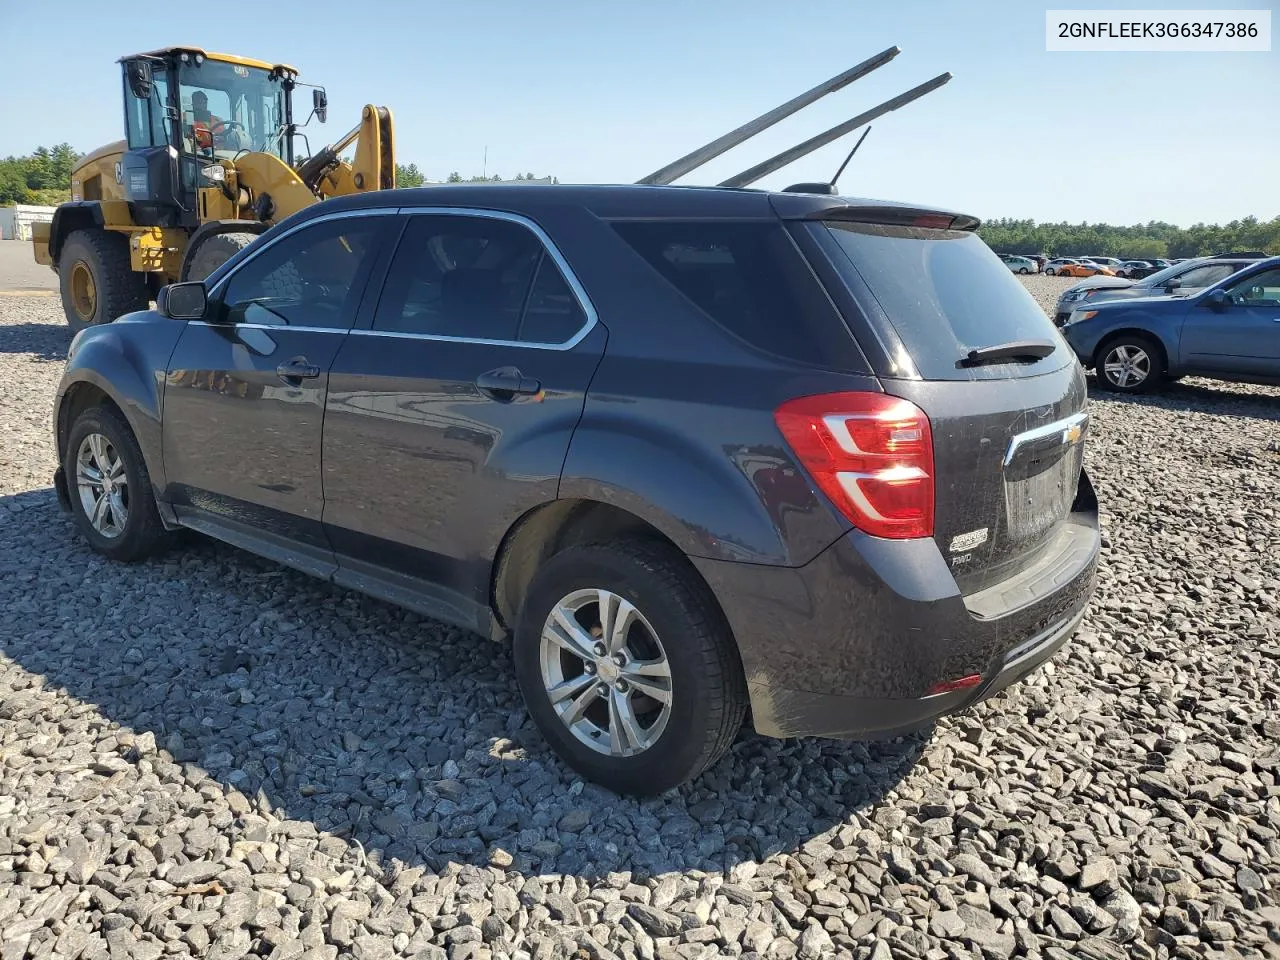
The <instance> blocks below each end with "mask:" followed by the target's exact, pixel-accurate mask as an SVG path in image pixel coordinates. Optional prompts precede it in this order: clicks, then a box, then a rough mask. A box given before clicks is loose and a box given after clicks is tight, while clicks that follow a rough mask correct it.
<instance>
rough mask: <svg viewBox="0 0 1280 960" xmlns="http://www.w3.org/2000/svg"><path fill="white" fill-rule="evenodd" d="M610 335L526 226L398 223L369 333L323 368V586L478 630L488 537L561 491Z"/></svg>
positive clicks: (424, 220)
mask: <svg viewBox="0 0 1280 960" xmlns="http://www.w3.org/2000/svg"><path fill="white" fill-rule="evenodd" d="M604 342H605V331H604V328H603V327H601V326H599V325H597V324H595V323H594V313H593V311H592V310H591V307H590V304H589V302H588V301H587V300H586V296H585V292H584V291H583V290H582V289H581V287H580V286H579V285H578V284H577V282H576V280H573V279H572V275H571V274H570V273H569V272H568V271H567V269H566V268H565V267H564V265H563V261H561V260H560V259H559V257H558V254H556V253H554V251H553V250H552V249H551V248H550V246H549V242H547V241H546V239H545V237H544V236H542V235H541V233H540V231H538V230H537V229H536V228H535V227H534V226H533V225H532V224H531V223H529V222H527V221H523V220H521V219H520V218H516V217H507V216H498V215H493V216H479V215H444V214H438V213H424V214H414V215H412V216H410V217H409V218H408V223H407V226H406V228H405V230H404V233H403V236H402V239H401V241H400V243H399V246H398V248H397V250H396V253H395V256H394V258H393V259H392V261H391V265H390V267H389V270H388V272H387V276H386V279H385V282H384V283H383V285H382V291H381V297H380V300H379V303H378V307H377V311H376V315H375V316H374V317H373V319H372V323H371V328H370V329H356V330H353V331H352V333H351V335H350V336H349V337H348V338H347V340H346V342H345V343H344V344H343V345H342V349H341V350H340V351H339V353H338V356H337V358H336V359H335V361H334V363H333V367H332V371H331V375H330V388H329V399H328V403H327V406H326V411H325V431H324V489H325V510H324V523H325V530H326V533H327V534H328V536H329V539H330V541H331V542H332V544H333V547H334V550H335V552H336V553H337V554H338V563H339V567H340V569H339V571H338V574H337V575H336V577H335V580H336V581H337V582H339V583H345V584H347V585H350V586H355V587H358V588H359V589H363V590H367V591H369V592H372V593H375V594H378V595H381V596H384V597H386V598H388V599H391V600H394V601H396V602H399V603H403V604H405V605H408V606H411V607H414V608H416V609H420V610H423V611H424V612H427V613H430V614H431V615H433V616H436V617H439V618H441V619H445V620H449V621H451V622H454V623H459V624H465V625H467V626H468V627H471V628H473V629H480V630H486V629H487V628H488V612H487V611H488V586H489V573H490V564H491V562H492V560H493V557H494V554H495V552H496V550H497V546H498V543H499V541H500V539H501V537H502V536H503V535H504V534H505V532H506V531H507V530H508V529H509V528H510V527H511V525H512V524H514V523H515V522H516V520H518V519H519V517H521V516H522V515H523V514H524V513H526V512H527V511H528V510H530V509H532V508H533V507H535V506H538V505H539V504H542V503H546V502H549V501H551V500H554V499H555V497H556V492H557V488H558V485H559V479H560V471H561V467H562V465H563V463H564V458H565V454H566V452H567V450H568V446H569V440H570V437H571V435H572V433H573V429H574V427H575V426H576V425H577V422H578V419H579V417H580V415H581V413H582V408H583V403H584V400H585V396H586V390H587V386H588V384H589V383H590V382H591V377H592V375H593V373H594V372H595V368H596V366H597V364H598V362H599V359H600V357H601V355H602V354H603V352H604Z"/></svg>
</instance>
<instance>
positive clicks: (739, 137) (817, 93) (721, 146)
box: [636, 47, 902, 184]
mask: <svg viewBox="0 0 1280 960" xmlns="http://www.w3.org/2000/svg"><path fill="white" fill-rule="evenodd" d="M901 52H902V51H901V50H900V49H899V48H898V47H890V48H889V49H888V50H884V51H882V52H881V53H878V54H876V55H875V56H874V57H872V58H870V59H869V60H864V61H862V63H860V64H858V65H857V66H856V67H851V68H850V69H848V70H846V71H845V72H844V73H841V74H839V75H837V76H834V77H832V78H831V79H830V80H826V81H824V82H822V83H820V84H818V85H817V86H816V87H814V88H813V89H812V90H807V91H805V92H804V93H802V94H800V96H798V97H795V98H794V99H792V100H788V101H787V102H786V103H784V104H783V105H782V106H780V107H774V108H773V109H772V110H770V111H769V112H768V113H763V114H761V115H760V116H758V117H756V118H755V119H754V120H751V121H749V122H747V123H744V124H743V125H742V126H740V127H738V128H737V129H736V130H731V131H729V132H728V133H726V134H725V135H724V136H722V137H719V138H717V139H715V140H712V141H711V142H710V143H708V144H704V145H703V146H701V147H699V148H698V149H697V150H694V151H693V152H691V153H687V154H685V155H684V156H683V157H681V158H680V159H679V160H676V161H674V162H673V163H669V164H667V165H666V166H665V167H663V168H662V169H661V170H656V171H654V172H653V173H651V174H649V175H648V176H647V177H644V178H643V179H641V180H637V181H636V183H648V184H668V183H672V182H674V181H675V180H677V179H679V178H680V177H683V176H684V175H685V174H686V173H688V172H689V171H690V170H694V169H696V168H697V167H700V166H702V165H703V164H704V163H706V162H707V161H708V160H711V159H714V158H715V157H718V156H720V154H722V153H724V152H725V151H726V150H729V149H732V148H733V147H736V146H737V145H738V144H740V143H742V142H743V141H745V140H749V139H751V138H752V137H754V136H755V135H756V134H757V133H760V132H761V131H762V130H767V129H768V128H769V127H771V126H773V125H774V124H775V123H777V122H778V121H779V120H783V119H785V118H787V117H789V116H791V115H792V114H793V113H795V112H796V111H797V110H801V109H803V108H804V107H807V106H808V105H809V104H811V103H813V102H814V101H816V100H820V99H822V98H823V97H825V96H826V95H827V94H829V93H834V92H835V91H837V90H839V89H841V88H843V87H847V86H848V85H849V84H851V83H853V81H855V80H858V79H861V78H862V77H865V76H866V75H867V74H868V73H870V72H871V71H872V70H875V69H876V68H877V67H883V66H884V65H885V64H886V63H888V62H889V61H890V60H892V59H893V58H894V57H896V56H897V55H898V54H899V53H901Z"/></svg>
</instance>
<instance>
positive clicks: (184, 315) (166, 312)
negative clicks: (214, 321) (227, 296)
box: [156, 280, 209, 320]
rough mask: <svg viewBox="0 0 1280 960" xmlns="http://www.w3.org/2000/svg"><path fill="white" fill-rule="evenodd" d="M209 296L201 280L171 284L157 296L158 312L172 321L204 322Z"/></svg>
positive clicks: (163, 288) (162, 288)
mask: <svg viewBox="0 0 1280 960" xmlns="http://www.w3.org/2000/svg"><path fill="white" fill-rule="evenodd" d="M208 301H209V295H208V292H207V291H206V290H205V288H204V284H203V283H202V282H201V281H199V280H193V281H191V282H189V283H171V284H169V285H168V286H167V287H161V288H160V292H159V293H158V294H156V310H157V311H158V312H159V313H160V315H161V316H162V317H169V318H170V319H171V320H203V319H204V311H205V308H206V307H207V306H208Z"/></svg>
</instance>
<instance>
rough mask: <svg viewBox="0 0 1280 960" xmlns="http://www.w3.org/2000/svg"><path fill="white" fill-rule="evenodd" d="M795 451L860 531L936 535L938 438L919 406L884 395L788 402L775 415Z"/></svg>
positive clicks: (839, 395) (902, 536) (833, 396)
mask: <svg viewBox="0 0 1280 960" xmlns="http://www.w3.org/2000/svg"><path fill="white" fill-rule="evenodd" d="M773 416H774V420H775V421H776V422H777V424H778V429H779V430H781V431H782V435H783V436H784V437H785V438H786V440H787V443H788V444H789V445H790V446H791V449H792V452H794V453H795V455H796V456H797V457H798V458H799V460H800V462H801V463H802V464H803V465H804V467H805V469H806V470H808V471H809V473H810V475H811V476H812V477H813V479H814V481H816V482H817V484H818V486H819V487H820V488H821V490H822V492H823V493H825V494H826V495H827V496H828V497H829V498H830V499H831V502H832V503H834V504H835V505H836V506H837V507H838V508H839V509H840V512H841V513H843V514H844V515H845V516H846V517H848V518H849V521H850V522H851V523H853V525H854V526H855V527H857V528H858V529H859V530H862V531H864V532H866V533H869V534H872V535H873V536H877V537H892V538H894V539H908V538H911V537H931V536H933V435H932V433H931V432H930V430H929V418H928V417H927V416H925V414H924V411H923V410H921V409H920V408H919V407H917V406H916V405H915V404H913V403H911V402H909V401H907V400H902V399H899V398H897V397H890V396H886V395H884V394H882V393H827V394H822V395H820V396H815V397H800V398H798V399H796V400H788V401H787V402H786V403H784V404H783V405H782V406H780V407H779V408H778V409H777V411H775V413H774V415H773Z"/></svg>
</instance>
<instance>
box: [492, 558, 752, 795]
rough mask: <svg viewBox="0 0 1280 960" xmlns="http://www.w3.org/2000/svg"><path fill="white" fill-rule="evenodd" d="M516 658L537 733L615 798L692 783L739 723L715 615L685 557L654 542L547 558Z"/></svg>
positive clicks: (520, 627)
mask: <svg viewBox="0 0 1280 960" xmlns="http://www.w3.org/2000/svg"><path fill="white" fill-rule="evenodd" d="M602 611H605V612H604V613H603V614H602ZM619 617H623V618H625V623H624V624H623V629H621V630H608V631H607V632H608V633H609V637H607V638H606V637H605V636H604V634H605V633H606V628H605V627H604V626H602V621H607V622H610V623H614V624H618V623H619ZM588 643H589V644H591V646H590V647H588V646H587V644H588ZM513 654H514V660H515V669H516V678H517V680H518V682H519V685H520V691H521V693H522V695H523V696H524V700H525V704H526V706H527V707H528V710H529V713H530V716H531V717H532V718H533V720H534V723H535V724H536V725H537V726H538V729H539V730H540V731H541V733H542V735H543V736H544V737H545V738H546V739H547V741H548V743H550V744H551V746H552V748H553V749H554V750H555V752H556V753H557V754H558V755H559V756H560V757H561V758H562V759H563V760H564V761H565V763H567V764H568V765H569V766H570V767H571V768H573V769H574V770H575V771H577V772H578V773H579V774H581V775H582V776H583V777H586V778H587V779H589V780H592V781H594V782H596V783H598V784H600V785H602V786H604V787H607V788H608V789H610V790H613V791H614V792H616V793H620V794H629V795H636V796H650V795H654V794H658V793H662V792H663V791H665V790H668V789H670V788H672V787H675V786H678V785H680V784H682V783H684V782H685V781H687V780H690V779H692V778H693V777H696V776H698V774H700V773H702V772H703V771H704V770H706V769H707V768H708V767H710V766H712V765H713V764H714V763H715V762H716V761H717V760H719V759H720V758H721V757H722V756H723V755H724V753H725V752H726V751H727V750H728V749H729V746H730V744H732V742H733V739H734V737H735V736H736V735H737V733H738V731H739V729H740V728H741V727H742V722H743V718H744V717H745V715H746V710H747V687H746V681H745V678H744V676H743V672H742V665H741V662H740V661H739V659H738V653H737V646H736V644H735V642H734V640H733V637H732V635H731V633H730V630H729V626H728V624H727V622H726V621H725V618H724V615H723V613H722V612H721V610H720V607H719V605H718V604H717V602H716V600H715V598H714V596H713V595H712V594H711V591H710V590H709V588H708V587H707V586H706V584H705V583H704V582H703V581H702V580H701V578H700V577H699V576H698V575H697V573H696V572H695V571H694V570H693V569H692V568H691V567H690V566H689V564H688V561H687V560H685V558H684V557H682V556H680V555H679V554H678V553H676V552H675V551H674V550H673V549H672V548H670V547H666V546H665V545H663V544H659V543H654V542H650V541H647V540H623V541H618V542H611V543H607V544H605V543H595V544H587V545H583V546H574V547H570V548H568V549H566V550H564V551H562V552H560V553H558V554H556V555H555V556H553V557H552V558H551V559H550V560H548V561H547V562H546V563H545V564H544V565H543V566H542V568H541V569H540V570H539V571H538V572H537V574H535V576H534V578H533V581H532V582H531V583H530V585H529V590H528V593H527V596H526V599H525V601H524V603H523V604H522V607H521V612H520V616H519V620H518V622H517V626H516V631H515V637H514V650H513ZM637 671H643V672H637ZM650 693H652V694H654V696H650V695H649V694H650ZM664 697H665V702H664V699H663V698H664Z"/></svg>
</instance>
